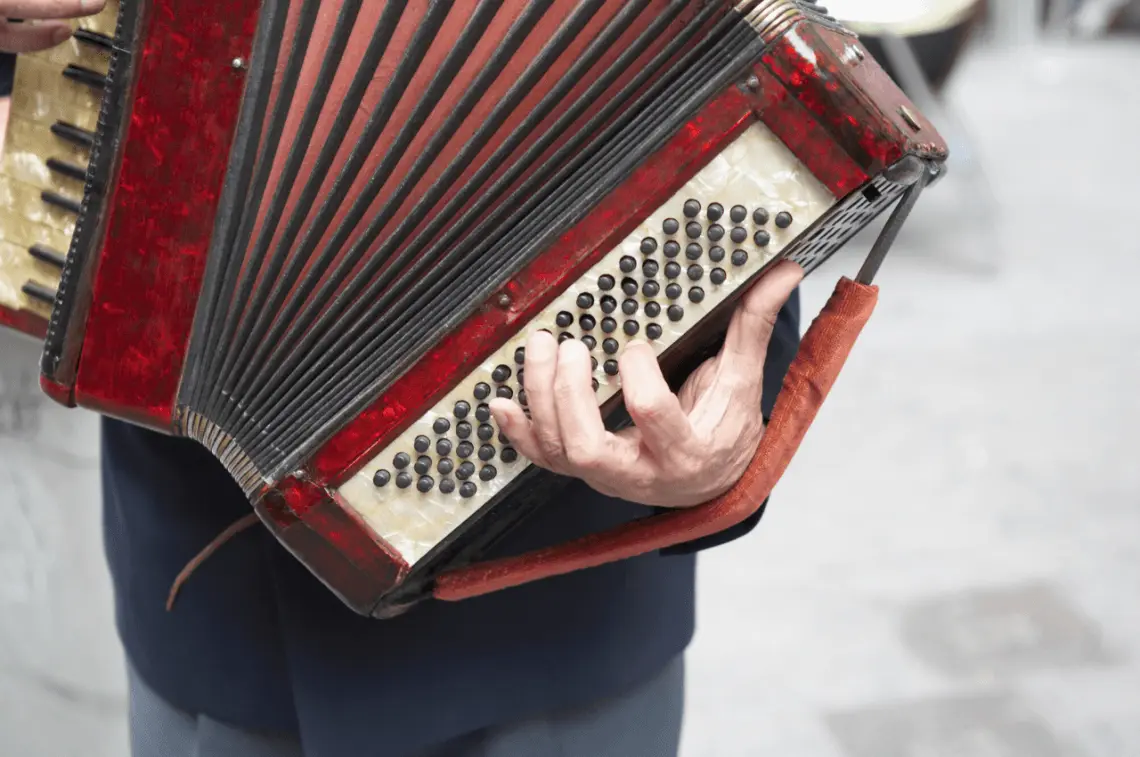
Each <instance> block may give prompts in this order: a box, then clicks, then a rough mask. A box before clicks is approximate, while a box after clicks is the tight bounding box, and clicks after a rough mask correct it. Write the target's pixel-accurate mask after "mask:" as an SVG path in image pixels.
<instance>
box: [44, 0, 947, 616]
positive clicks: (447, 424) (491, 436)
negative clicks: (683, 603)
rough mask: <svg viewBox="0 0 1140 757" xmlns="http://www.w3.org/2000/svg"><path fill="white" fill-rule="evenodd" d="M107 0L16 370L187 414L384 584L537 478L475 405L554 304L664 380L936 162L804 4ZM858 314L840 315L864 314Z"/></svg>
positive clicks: (382, 592)
mask: <svg viewBox="0 0 1140 757" xmlns="http://www.w3.org/2000/svg"><path fill="white" fill-rule="evenodd" d="M214 9H215V6H214V4H213V3H212V2H207V0H178V1H177V2H176V1H175V0H145V1H144V0H122V3H121V10H120V15H119V28H118V31H117V41H116V50H115V54H114V57H113V59H112V62H111V67H110V73H109V76H108V84H107V90H108V95H109V96H108V98H107V100H106V103H105V105H104V109H103V112H102V114H101V116H100V122H99V129H98V133H97V137H96V145H95V148H94V153H93V156H92V161H91V170H90V171H89V172H88V176H87V186H86V191H85V197H84V202H83V206H82V208H81V211H80V214H79V220H78V223H77V225H76V231H75V237H74V240H73V243H72V245H71V249H70V253H69V256H68V262H67V266H66V268H65V270H64V274H63V279H62V283H61V287H60V293H59V296H58V298H57V301H56V305H55V308H54V311H53V313H52V320H51V326H50V329H49V333H48V336H47V341H46V345H45V352H44V360H43V372H44V380H43V385H44V387H45V390H47V391H48V392H49V393H51V394H52V395H53V396H54V397H56V398H57V399H59V400H61V401H64V402H67V403H70V404H79V405H82V406H85V407H89V408H92V409H95V410H97V411H99V412H103V413H107V414H110V415H113V416H117V417H120V418H125V419H127V420H130V421H133V422H136V423H141V424H144V425H147V426H150V427H153V428H158V429H161V430H164V431H166V432H170V433H176V434H180V435H185V436H189V437H192V438H194V439H197V440H198V441H200V442H201V443H203V444H204V445H206V446H207V447H208V448H209V449H210V450H211V451H212V452H213V453H214V454H215V455H216V456H217V457H218V459H219V460H220V461H221V462H222V463H223V464H224V465H225V466H226V468H227V469H228V470H229V471H230V472H231V474H232V475H233V477H234V479H235V480H236V481H237V482H238V483H239V485H240V486H241V487H242V488H243V489H244V490H245V491H246V493H247V494H248V495H249V496H250V498H251V501H252V502H253V503H254V504H255V506H256V508H257V510H258V512H259V513H260V514H261V516H262V519H263V520H264V521H265V522H266V523H267V524H268V525H269V526H270V527H271V528H272V529H273V530H274V532H275V533H276V534H277V535H278V537H279V538H281V540H282V541H283V542H284V543H285V544H286V545H287V546H288V547H289V548H290V549H291V550H292V551H293V552H294V554H296V555H297V556H298V557H299V558H300V559H302V560H303V561H304V562H305V563H306V564H307V565H308V566H309V567H310V568H311V569H312V570H313V571H314V572H315V573H316V574H317V575H318V576H319V577H321V578H322V580H324V581H325V582H326V583H327V584H328V585H329V586H330V587H331V588H333V589H334V590H335V591H336V592H337V593H338V594H339V595H340V596H341V597H342V599H344V600H345V601H346V602H347V603H348V604H349V605H350V606H352V607H353V608H354V609H356V610H358V611H360V612H364V613H369V614H374V615H386V614H391V613H392V612H394V611H396V610H397V609H398V608H400V607H403V606H406V605H409V604H411V603H414V602H415V601H417V600H418V599H420V598H422V597H423V596H426V595H427V594H428V593H430V591H431V588H432V586H433V583H434V581H435V580H436V578H437V577H439V576H440V575H441V574H442V573H444V572H445V571H447V570H450V569H454V568H456V567H457V566H460V565H464V564H466V563H469V562H471V561H473V560H475V559H476V558H477V557H478V555H479V554H481V553H482V551H484V550H485V548H486V547H487V546H488V545H489V544H491V543H492V542H493V541H494V540H495V539H496V538H497V537H498V536H499V535H501V534H502V533H504V532H505V530H506V529H507V528H508V527H509V526H510V525H511V524H512V523H514V522H516V521H517V520H518V518H520V517H521V516H522V515H523V514H525V512H526V511H527V510H528V509H529V508H532V507H534V506H538V505H540V504H541V501H542V500H543V498H544V497H545V496H547V495H548V493H549V491H550V486H552V485H555V484H556V482H553V481H552V479H551V477H547V476H544V475H542V474H541V473H540V472H539V471H537V470H536V469H534V468H533V467H532V466H530V465H529V464H528V462H527V461H526V460H524V459H522V458H521V456H520V455H519V454H518V453H517V452H516V451H515V450H514V449H513V448H512V447H511V443H510V439H508V438H506V437H505V436H503V435H502V434H500V433H499V432H498V430H497V429H496V428H495V426H494V422H493V419H492V418H491V417H490V414H489V411H488V408H487V404H486V403H487V401H488V400H489V399H490V398H491V397H494V396H498V397H507V398H512V399H515V400H516V401H518V402H520V403H521V404H523V406H524V407H525V404H526V397H525V379H524V376H523V370H522V366H523V354H522V351H521V347H522V345H523V344H524V343H525V341H526V337H527V335H528V334H530V333H533V331H535V330H537V329H548V330H550V331H552V332H553V333H555V334H557V335H558V336H559V338H560V339H579V340H582V341H583V342H585V343H586V344H587V346H588V347H589V348H590V349H591V351H592V354H594V355H595V362H596V372H595V389H596V391H597V395H598V402H599V404H600V405H601V406H602V407H603V411H604V413H605V415H606V417H607V419H608V421H609V422H610V423H611V424H616V423H620V422H621V418H622V413H621V402H620V386H619V382H618V379H617V376H616V362H615V361H616V359H617V357H618V356H619V355H620V353H621V351H622V349H623V347H624V345H625V344H627V343H628V342H629V341H630V340H632V339H640V340H645V341H648V342H649V343H650V344H652V345H653V346H654V347H655V349H656V350H657V351H658V353H659V355H660V358H661V360H662V364H663V366H664V367H665V368H666V370H667V372H668V373H669V374H670V375H672V376H678V377H679V376H682V375H683V374H684V372H685V371H687V370H690V369H691V368H692V366H693V365H695V361H697V360H699V359H700V358H701V357H702V356H703V355H706V354H708V351H709V350H711V349H715V347H716V344H717V340H718V338H719V336H720V335H721V334H722V331H723V325H724V322H725V318H726V315H727V314H728V313H729V312H730V311H731V307H732V303H733V302H734V300H735V299H736V297H738V296H739V294H740V293H741V292H742V291H743V289H744V288H745V287H746V285H747V284H748V283H749V282H751V281H753V280H754V279H755V278H756V277H757V276H759V275H762V274H763V272H764V271H765V270H766V268H767V267H769V266H770V265H771V264H772V263H773V262H774V261H776V260H780V259H791V260H794V261H796V262H798V263H799V264H800V265H801V266H803V267H804V269H805V270H807V271H809V272H810V271H811V270H813V269H814V268H815V267H816V266H818V265H819V264H820V263H822V262H823V261H824V260H826V259H827V258H828V257H829V256H830V255H831V254H832V253H833V252H834V251H835V250H837V249H838V248H839V247H841V246H842V245H843V244H844V243H845V242H846V241H847V240H848V239H850V238H851V237H852V236H853V235H854V234H855V233H857V232H858V231H860V230H861V229H863V228H865V227H866V226H867V224H868V223H870V222H871V221H872V220H873V219H874V218H875V217H876V216H878V215H879V214H881V213H882V212H883V211H885V210H887V209H888V208H890V207H891V206H892V205H893V204H895V203H896V201H897V200H898V199H899V198H900V197H901V196H903V194H904V193H905V192H907V191H908V188H910V187H913V186H916V185H917V186H919V187H921V186H923V185H925V183H926V182H927V179H928V178H929V177H930V176H932V175H933V174H935V173H937V167H938V165H939V164H940V163H941V162H942V161H943V160H944V159H945V155H946V151H945V145H944V144H943V143H942V141H941V139H940V138H939V137H938V135H937V134H936V132H935V131H934V129H933V128H932V127H931V125H930V124H929V123H928V122H927V121H926V120H925V119H924V118H923V117H922V116H921V114H919V113H918V112H917V110H916V109H915V108H914V106H913V105H911V104H910V103H909V101H908V100H907V99H906V97H905V96H904V95H903V94H902V93H901V92H900V91H899V90H898V89H897V87H895V86H894V84H893V83H892V82H890V80H889V79H888V78H887V77H886V76H885V75H884V74H883V73H882V71H881V69H880V68H879V67H878V66H877V64H876V63H875V62H874V60H872V59H871V58H870V57H869V56H867V55H866V54H865V52H864V51H863V50H862V47H861V45H860V44H859V42H858V40H857V39H856V38H855V37H853V36H852V35H850V34H849V33H847V32H846V31H844V30H843V29H842V27H840V26H839V24H837V23H836V22H835V21H834V19H831V18H830V17H828V16H827V15H826V12H825V11H824V10H823V9H822V8H819V7H818V6H816V5H815V4H814V3H811V2H799V1H793V0H751V1H745V2H738V3H729V2H693V1H682V0H631V1H628V2H615V1H610V0H575V1H571V0H530V1H524V0H480V1H479V2H470V3H463V2H443V1H441V0H431V1H427V0H421V1H419V2H416V1H412V0H405V1H403V2H395V1H389V2H363V1H362V0H356V1H353V0H336V1H334V0H264V2H254V0H236V1H235V2H232V3H230V4H229V5H228V6H227V10H226V13H225V14H223V15H219V14H217V13H214V12H213V10H214ZM868 313H869V311H868Z"/></svg>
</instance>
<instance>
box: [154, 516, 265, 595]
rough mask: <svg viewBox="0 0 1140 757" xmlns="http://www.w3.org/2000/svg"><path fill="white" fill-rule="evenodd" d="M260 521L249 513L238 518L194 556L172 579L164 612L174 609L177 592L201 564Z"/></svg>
mask: <svg viewBox="0 0 1140 757" xmlns="http://www.w3.org/2000/svg"><path fill="white" fill-rule="evenodd" d="M260 522H261V520H260V519H259V518H258V517H257V513H250V514H249V515H245V516H243V517H241V518H239V519H238V520H237V521H235V522H233V523H231V524H230V525H229V527H228V528H226V530H225V531H222V532H221V533H220V534H218V535H217V536H215V537H214V539H213V541H211V542H210V543H209V544H207V545H206V546H205V548H203V550H202V551H201V552H199V553H198V554H197V555H195V556H194V559H192V560H191V561H190V562H188V563H186V567H184V568H183V569H182V571H181V572H179V574H178V576H177V577H175V579H174V584H173V585H171V587H170V593H169V594H168V595H167V597H166V611H167V612H170V611H171V610H173V609H174V601H175V600H176V599H178V592H180V591H182V586H183V584H185V583H186V582H187V581H188V580H190V576H192V575H194V571H196V570H198V568H199V567H201V565H202V563H204V562H206V560H208V559H210V556H211V555H213V554H214V553H215V552H217V551H218V550H219V549H221V548H222V547H223V546H224V545H225V544H226V542H228V541H229V540H230V539H232V538H234V537H235V536H237V535H238V534H240V533H241V532H242V531H245V530H246V529H247V528H251V527H253V526H256V525H257V524H258V523H260Z"/></svg>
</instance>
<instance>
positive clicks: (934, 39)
mask: <svg viewBox="0 0 1140 757" xmlns="http://www.w3.org/2000/svg"><path fill="white" fill-rule="evenodd" d="M987 4H988V3H987V0H925V1H924V2H915V0H833V1H832V2H828V3H827V5H828V7H829V8H830V9H831V11H832V13H834V14H835V16H836V17H837V18H839V19H840V20H841V21H843V22H844V23H845V24H847V25H848V26H849V27H850V28H851V29H852V30H854V31H855V32H857V33H858V34H859V36H860V38H861V39H862V41H863V44H864V45H865V46H866V47H867V50H868V51H870V53H871V54H872V55H873V56H875V58H877V59H878V61H879V62H880V63H881V64H882V66H883V68H885V69H886V71H887V73H888V74H890V76H891V77H892V78H893V79H895V80H896V81H898V82H900V84H904V81H903V79H901V78H900V77H899V75H898V74H899V72H898V71H896V70H895V68H894V65H893V62H892V61H891V60H890V56H888V55H887V54H886V51H885V50H884V48H883V42H882V39H883V36H884V35H886V34H893V35H896V36H898V37H901V38H903V39H904V40H906V42H907V43H908V45H909V46H910V48H911V49H912V50H913V51H914V53H915V57H916V58H917V60H918V64H919V66H920V67H921V68H922V71H923V73H924V74H925V76H926V81H927V82H928V84H929V85H930V87H931V88H932V89H933V90H934V91H935V92H937V91H940V90H941V89H942V88H943V87H944V86H945V85H946V82H947V81H948V80H949V79H950V76H951V75H952V74H953V73H954V70H955V68H956V67H957V65H958V62H959V61H960V60H961V57H962V53H963V51H964V50H965V48H966V45H967V43H968V42H969V41H970V39H971V38H972V37H973V35H974V33H975V32H976V31H977V29H978V27H979V26H980V24H981V23H982V21H983V19H984V18H985V15H986V8H987ZM903 89H906V87H905V84H904V86H903ZM908 94H911V95H912V96H913V95H914V93H908Z"/></svg>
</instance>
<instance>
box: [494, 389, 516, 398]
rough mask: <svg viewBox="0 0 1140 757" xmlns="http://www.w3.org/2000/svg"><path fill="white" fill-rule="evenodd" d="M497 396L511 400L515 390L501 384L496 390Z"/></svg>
mask: <svg viewBox="0 0 1140 757" xmlns="http://www.w3.org/2000/svg"><path fill="white" fill-rule="evenodd" d="M495 396H496V397H500V398H502V399H505V400H509V399H510V398H511V397H514V396H515V390H514V389H511V388H510V387H509V386H500V387H499V388H498V389H496V390H495Z"/></svg>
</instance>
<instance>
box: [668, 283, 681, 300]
mask: <svg viewBox="0 0 1140 757" xmlns="http://www.w3.org/2000/svg"><path fill="white" fill-rule="evenodd" d="M682 294H684V290H683V289H681V285H680V284H677V283H675V282H674V283H672V284H670V285H669V286H667V287H665V296H666V297H668V298H669V299H671V300H676V299H679V298H680V297H681V295H682Z"/></svg>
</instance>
